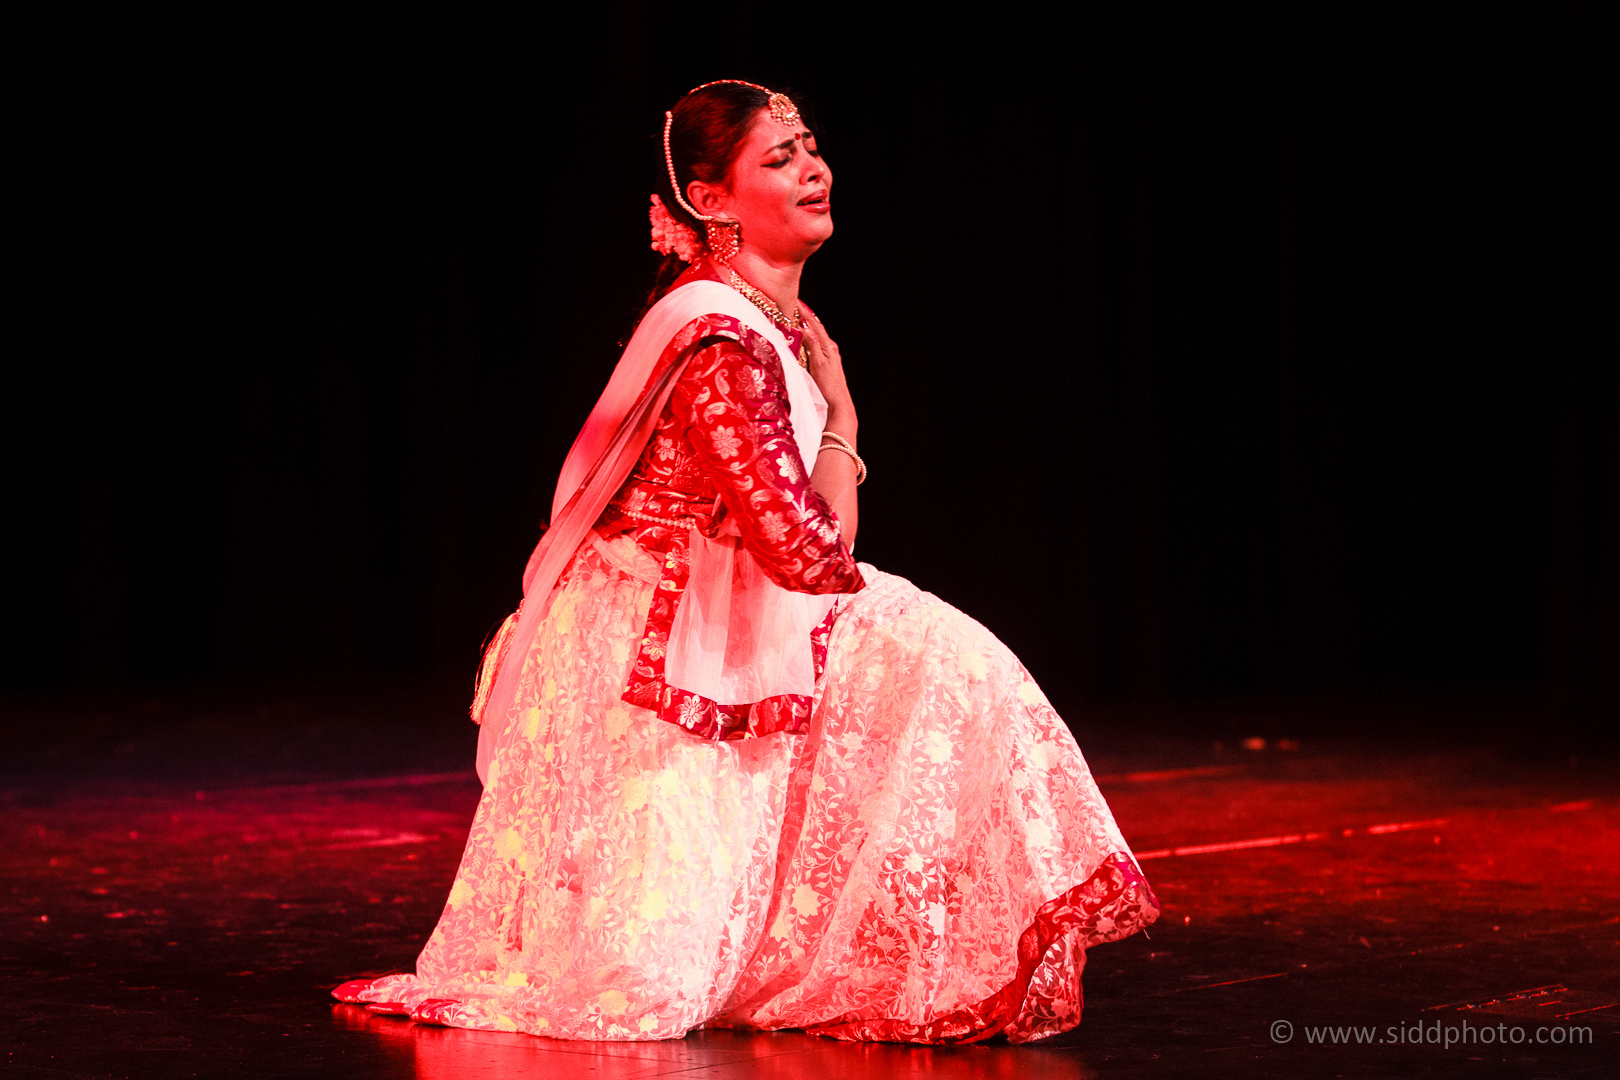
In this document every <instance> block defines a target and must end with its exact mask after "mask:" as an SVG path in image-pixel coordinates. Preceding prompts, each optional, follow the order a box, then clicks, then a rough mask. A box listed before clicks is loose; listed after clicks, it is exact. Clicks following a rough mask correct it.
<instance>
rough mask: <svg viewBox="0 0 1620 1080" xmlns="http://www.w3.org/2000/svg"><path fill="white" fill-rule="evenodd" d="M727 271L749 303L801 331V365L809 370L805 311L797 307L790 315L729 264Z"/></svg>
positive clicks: (776, 320)
mask: <svg viewBox="0 0 1620 1080" xmlns="http://www.w3.org/2000/svg"><path fill="white" fill-rule="evenodd" d="M726 272H727V273H728V274H730V275H731V287H732V288H733V289H736V290H737V291H738V292H740V293H742V294H743V296H745V297H747V299H748V302H749V303H751V304H753V305H754V306H755V307H757V308H759V310H761V311H763V312H764V313H765V314H766V316H767V317H769V318H770V319H771V320H772V321H774V322H778V323H781V324H782V325H783V326H790V327H792V328H793V329H795V330H797V331H798V332H799V335H800V336H799V356H798V360H799V366H800V367H802V368H804V369H805V370H806V371H809V370H810V352H809V350H807V349H806V348H805V347H804V312H803V311H802V310H800V309H798V308H795V309H794V310H793V315H792V316H791V317H789V315H788V313H787V312H785V311H783V310H782V309H781V308H779V307H777V306H776V304H775V302H774V301H772V300H771V298H770V297H768V296H766V295H765V294H764V293H762V292H760V291H759V290H758V289H756V288H754V287H753V286H752V285H750V284H748V282H747V281H745V280H743V276H742V275H741V274H739V273H737V271H735V270H733V269H732V268H731V267H729V266H728V267H726Z"/></svg>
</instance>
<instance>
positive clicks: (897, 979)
mask: <svg viewBox="0 0 1620 1080" xmlns="http://www.w3.org/2000/svg"><path fill="white" fill-rule="evenodd" d="M664 147H665V164H666V168H667V172H668V175H669V182H670V193H669V194H670V195H671V196H672V197H673V202H672V204H671V205H669V206H667V207H666V206H665V205H664V203H663V201H662V200H661V199H660V198H659V197H658V196H656V195H655V196H654V197H653V209H652V215H651V216H652V222H653V246H654V247H655V248H656V249H658V250H660V251H663V252H665V253H666V255H667V258H666V261H665V267H664V270H663V271H661V273H660V277H659V283H658V285H657V287H655V289H654V297H653V298H654V299H655V300H656V302H655V303H653V304H652V306H651V308H650V309H649V310H648V311H647V313H646V314H645V315H644V317H643V319H642V321H641V324H640V325H639V326H638V328H637V330H636V333H635V335H634V337H633V338H632V340H631V342H630V344H629V346H628V347H627V348H626V349H625V352H624V356H623V358H622V359H621V360H620V362H619V366H618V368H617V369H616V370H615V372H614V375H613V378H612V380H611V381H610V383H609V384H608V388H607V390H606V391H605V392H604V393H603V395H602V398H601V400H600V401H599V402H598V404H597V407H596V409H595V411H593V412H592V414H591V418H590V420H589V421H587V423H586V426H585V428H584V430H582V431H581V432H580V435H579V438H578V439H577V440H576V442H575V444H574V448H573V450H572V451H571V452H570V454H569V457H568V460H567V462H566V463H565V465H564V467H563V470H562V475H561V478H560V479H559V482H558V485H557V494H556V498H555V502H554V505H553V517H552V524H551V527H550V528H549V529H548V530H547V532H546V534H545V536H544V537H543V538H542V540H541V542H540V545H539V546H538V547H537V548H536V550H535V554H534V556H533V557H532V558H531V559H530V562H529V567H528V570H527V572H526V574H525V578H524V602H523V605H522V606H521V607H520V608H519V611H518V612H517V613H516V614H515V615H514V616H513V617H512V618H511V619H508V620H507V623H506V624H505V625H504V626H503V627H502V630H501V633H500V634H499V635H498V636H497V639H496V643H495V644H494V645H493V646H492V647H491V648H490V650H489V652H488V654H487V655H486V658H485V664H484V671H483V673H482V676H481V678H480V686H479V691H478V694H477V696H476V698H475V701H474V708H473V711H474V718H475V719H479V720H481V722H482V725H483V727H482V730H481V732H480V741H479V753H478V764H479V772H480V775H481V776H483V778H484V781H485V789H484V795H483V798H482V800H481V802H480V803H479V807H478V811H477V814H476V816H475V818H474V821H473V826H472V831H471V835H470V836H469V838H468V841H467V848H466V852H465V854H464V855H463V858H462V863H461V867H460V869H459V871H458V872H457V875H456V879H455V883H454V885H453V886H452V887H451V890H450V897H449V900H448V902H447V904H446V906H445V910H444V914H443V916H442V917H441V919H440V921H439V924H438V927H437V928H436V929H435V930H434V932H433V935H432V937H431V938H430V939H429V941H428V943H427V945H426V947H425V948H424V949H423V951H422V954H421V957H420V958H419V960H418V963H417V970H416V973H415V974H414V975H396V976H389V977H386V978H382V979H377V980H374V981H371V980H359V981H356V982H352V983H346V984H344V985H343V986H341V987H339V988H338V989H337V990H336V991H334V993H335V994H336V996H337V997H339V998H340V999H341V1000H345V1001H358V1002H369V1003H373V1008H375V1009H377V1010H378V1011H383V1012H394V1013H399V1014H408V1015H410V1016H412V1017H413V1018H415V1019H417V1020H419V1021H423V1022H428V1023H439V1024H448V1025H453V1026H458V1027H469V1028H487V1029H498V1030H504V1031H514V1030H515V1031H526V1032H530V1033H533V1034H537V1035H548V1036H553V1037H557V1038H567V1039H664V1038H678V1037H680V1036H682V1035H684V1034H685V1033H686V1032H688V1031H690V1030H691V1029H693V1028H696V1027H700V1026H704V1025H711V1026H714V1025H719V1026H730V1027H742V1028H758V1029H779V1028H803V1029H806V1030H808V1031H812V1032H815V1033H818V1034H824V1035H830V1036H834V1037H838V1038H844V1039H881V1040H898V1041H911V1042H960V1041H971V1040H976V1039H982V1038H986V1037H989V1036H991V1035H995V1034H1005V1035H1006V1036H1007V1037H1008V1038H1010V1039H1012V1040H1014V1041H1025V1040H1029V1039H1036V1038H1041V1037H1044V1036H1048V1035H1052V1034H1056V1033H1057V1032H1060V1031H1064V1030H1067V1029H1068V1028H1071V1027H1073V1026H1074V1025H1075V1024H1077V1023H1079V1020H1080V1004H1081V994H1080V974H1081V970H1082V968H1083V966H1084V963H1085V950H1086V949H1087V948H1088V947H1089V946H1092V945H1096V944H1099V943H1102V942H1106V941H1112V940H1116V939H1118V938H1121V937H1125V936H1127V935H1129V934H1132V933H1134V932H1135V931H1136V930H1138V929H1140V928H1142V927H1143V926H1146V925H1147V924H1148V923H1150V922H1152V921H1153V919H1154V918H1155V917H1156V916H1157V915H1158V905H1157V901H1156V900H1155V898H1154V896H1153V892H1152V890H1151V889H1150V888H1149V886H1148V884H1147V881H1146V880H1145V879H1144V878H1143V876H1142V874H1141V872H1140V870H1139V869H1138V867H1137V866H1136V864H1135V862H1134V860H1133V859H1132V857H1131V855H1130V850H1129V848H1128V847H1127V846H1126V844H1125V841H1124V839H1123V838H1122V837H1121V836H1120V833H1119V830H1118V827H1117V826H1116V825H1115V823H1114V819H1113V816H1112V814H1111V813H1110V812H1109V810H1108V807H1107V804H1106V803H1105V802H1104V801H1103V798H1102V796H1101V795H1100V794H1099V793H1098V791H1097V787H1096V784H1095V783H1094V782H1093V780H1092V777H1091V774H1090V771H1089V770H1088V769H1087V767H1086V763H1085V760H1084V759H1083V758H1082V756H1081V754H1080V751H1079V748H1078V747H1077V746H1076V745H1075V742H1074V738H1073V736H1072V735H1070V733H1069V731H1068V729H1067V728H1066V727H1065V726H1064V724H1063V721H1062V720H1061V719H1060V718H1059V717H1058V716H1057V714H1056V713H1055V712H1054V711H1053V710H1052V708H1051V706H1050V705H1049V704H1048V703H1047V701H1046V698H1045V696H1044V695H1043V694H1042V693H1041V691H1040V689H1039V688H1038V687H1037V686H1036V685H1035V683H1034V682H1033V681H1032V680H1031V679H1030V677H1029V674H1028V673H1027V672H1026V671H1025V670H1024V668H1023V667H1022V665H1020V664H1019V663H1018V660H1017V659H1016V658H1015V657H1014V656H1013V655H1012V654H1011V653H1010V652H1009V651H1008V650H1007V649H1006V647H1005V646H1003V645H1002V644H1001V643H1000V642H999V641H997V640H996V639H995V637H994V636H992V635H991V634H990V633H989V631H987V630H985V629H984V628H983V627H981V626H980V625H979V624H977V623H975V622H973V621H972V620H971V619H969V618H968V617H967V616H965V615H963V614H962V613H961V612H959V611H957V610H955V609H954V608H952V607H950V606H949V605H947V604H945V603H944V602H943V601H941V600H939V599H938V598H937V597H934V596H932V595H930V594H928V593H924V592H921V591H919V590H918V589H917V588H915V587H914V586H912V585H911V584H910V583H909V582H907V581H904V580H903V579H900V578H897V577H894V576H892V575H888V574H884V573H882V572H881V571H878V570H876V569H874V568H873V567H871V566H869V565H866V564H860V565H857V564H856V563H855V561H854V559H853V557H852V555H851V553H850V552H851V549H852V548H853V546H854V543H855V536H856V527H857V523H858V503H857V499H856V487H857V486H858V485H859V483H860V482H861V481H862V480H863V479H864V477H865V469H866V467H865V464H864V462H862V460H861V458H860V456H859V454H858V453H857V450H856V446H857V438H858V425H857V421H856V413H855V406H854V403H853V402H852V400H851V398H850V394H849V390H848V387H847V386H846V385H845V382H844V374H843V367H842V361H841V358H840V356H839V351H838V346H837V345H836V344H834V343H833V341H832V339H831V338H830V337H828V335H827V332H826V330H825V329H824V328H823V327H822V325H821V323H820V321H819V320H818V319H817V318H816V317H815V315H814V313H813V312H811V311H809V310H808V308H806V307H805V306H804V305H803V303H802V302H801V301H800V300H799V295H798V294H799V278H800V273H801V271H802V270H803V267H804V263H805V260H806V259H808V258H809V256H810V255H811V254H813V253H814V252H815V251H816V249H817V248H819V247H820V246H821V244H822V243H824V242H825V241H826V239H827V238H828V236H830V235H831V234H832V214H831V203H830V199H829V196H830V192H831V188H832V172H831V170H830V169H829V168H828V167H827V164H826V162H825V161H824V160H822V158H821V155H820V152H819V151H818V149H817V146H816V139H815V136H814V134H812V133H811V132H810V131H809V130H808V129H807V128H806V127H805V126H804V124H803V123H802V122H801V120H800V118H799V115H798V111H797V110H796V109H795V108H794V106H793V103H792V102H791V101H790V100H789V99H788V98H787V97H785V96H784V95H781V94H773V93H771V92H770V91H768V90H766V89H764V88H763V87H758V86H755V85H753V84H751V83H743V82H736V81H729V80H728V81H723V82H719V83H710V84H707V85H705V86H702V87H698V88H697V89H696V90H693V91H691V92H690V93H688V94H687V95H686V96H685V97H683V98H682V99H681V101H680V102H679V103H678V104H677V105H676V106H675V108H674V110H673V111H672V112H671V113H669V114H666V121H665V133H664Z"/></svg>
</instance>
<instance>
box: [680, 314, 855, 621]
mask: <svg viewBox="0 0 1620 1080" xmlns="http://www.w3.org/2000/svg"><path fill="white" fill-rule="evenodd" d="M780 363H781V362H780V361H779V360H778V359H777V358H776V355H775V350H774V349H772V348H771V346H770V345H769V344H768V343H766V342H764V341H761V340H758V339H756V338H754V336H753V335H752V334H745V335H744V336H743V342H737V341H729V340H727V341H721V342H719V343H717V344H713V345H709V346H707V347H705V348H703V349H701V350H700V351H699V352H698V353H697V354H696V355H695V356H693V358H692V360H691V362H690V364H689V365H688V366H687V369H686V373H685V374H684V375H682V377H681V380H680V382H679V383H678V384H677V385H676V388H675V393H674V397H673V398H672V400H671V402H670V408H671V411H672V412H673V413H674V415H675V417H676V418H677V419H679V420H680V421H681V422H682V423H683V424H684V425H685V426H686V430H687V438H688V440H689V442H690V445H691V447H692V451H693V453H694V454H695V455H696V457H697V458H698V461H699V463H700V465H701V467H702V469H703V472H704V474H705V476H706V477H707V478H708V479H709V480H710V482H711V483H713V484H714V486H715V488H716V490H717V491H718V492H719V494H720V499H721V501H722V503H723V504H724V507H725V511H726V513H728V514H730V515H731V516H733V517H734V518H735V519H736V522H737V527H738V531H739V532H740V533H741V535H742V541H743V546H744V547H745V548H746V549H747V550H748V552H749V553H750V554H752V555H753V556H754V558H755V559H756V560H757V561H758V563H759V565H760V568H761V569H762V570H763V571H764V572H765V574H766V575H767V576H768V577H769V578H770V579H771V580H772V581H774V582H775V583H776V584H778V585H780V586H781V587H782V588H784V589H789V590H792V591H794V592H804V593H848V592H855V591H857V590H859V589H860V588H861V587H862V585H864V584H865V583H864V582H863V581H862V579H861V572H860V570H859V569H857V568H856V565H855V559H854V557H853V556H852V555H851V554H850V552H849V548H848V547H847V546H846V545H845V544H844V542H843V538H842V536H841V535H840V533H839V529H838V519H837V517H836V516H834V514H833V512H832V509H831V508H830V507H829V506H828V505H827V502H826V500H825V499H823V498H822V497H821V495H820V494H818V493H817V492H816V490H815V488H813V487H812V486H811V484H810V477H809V474H808V472H807V470H806V468H805V463H804V462H803V461H802V460H801V459H800V457H799V448H798V445H797V444H796V443H795V442H794V440H793V424H792V421H791V420H790V419H789V411H790V410H789V406H788V398H787V389H786V387H785V386H784V385H783V382H782V374H781V370H780ZM721 520H723V517H722V516H719V515H717V517H716V520H715V527H718V525H719V523H720V521H721Z"/></svg>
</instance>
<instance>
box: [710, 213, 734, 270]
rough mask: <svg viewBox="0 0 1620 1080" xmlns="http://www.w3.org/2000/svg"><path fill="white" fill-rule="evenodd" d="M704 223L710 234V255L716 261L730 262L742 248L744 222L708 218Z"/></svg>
mask: <svg viewBox="0 0 1620 1080" xmlns="http://www.w3.org/2000/svg"><path fill="white" fill-rule="evenodd" d="M703 224H704V232H705V233H707V234H708V241H709V255H710V256H711V257H713V259H714V261H715V262H722V263H725V262H730V261H731V259H732V256H734V255H736V254H737V252H738V251H740V250H741V249H742V222H740V221H727V220H724V219H723V218H708V219H707V220H705V221H704V223H703Z"/></svg>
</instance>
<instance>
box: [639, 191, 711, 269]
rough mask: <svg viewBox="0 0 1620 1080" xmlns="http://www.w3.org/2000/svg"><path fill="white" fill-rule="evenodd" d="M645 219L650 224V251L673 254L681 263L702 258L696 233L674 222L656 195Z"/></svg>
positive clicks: (701, 246) (701, 244)
mask: <svg viewBox="0 0 1620 1080" xmlns="http://www.w3.org/2000/svg"><path fill="white" fill-rule="evenodd" d="M647 219H648V220H649V221H650V222H652V249H653V250H654V251H656V252H658V254H660V255H671V254H673V255H675V256H676V257H678V258H679V259H680V260H681V262H683V263H695V262H697V261H698V259H700V258H701V257H702V256H703V241H701V240H699V239H698V236H697V233H695V232H693V231H692V230H691V228H689V227H688V226H686V225H683V224H681V223H680V222H679V221H676V220H675V217H674V215H672V214H671V213H670V212H669V209H668V207H666V206H665V205H664V200H662V199H660V198H659V197H658V196H657V195H654V196H653V197H652V206H651V207H650V208H649V209H648V210H647Z"/></svg>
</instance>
